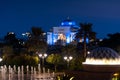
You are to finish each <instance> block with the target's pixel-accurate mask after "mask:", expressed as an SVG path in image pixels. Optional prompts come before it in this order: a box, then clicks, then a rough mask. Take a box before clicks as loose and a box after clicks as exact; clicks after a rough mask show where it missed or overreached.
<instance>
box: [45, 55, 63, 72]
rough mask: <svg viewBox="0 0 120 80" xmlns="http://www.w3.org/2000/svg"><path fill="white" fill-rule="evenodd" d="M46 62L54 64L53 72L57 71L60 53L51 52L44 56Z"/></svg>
mask: <svg viewBox="0 0 120 80" xmlns="http://www.w3.org/2000/svg"><path fill="white" fill-rule="evenodd" d="M46 61H47V62H48V63H51V64H54V69H55V72H56V71H57V66H58V65H60V64H62V56H61V55H60V54H51V55H49V56H48V57H47V58H46Z"/></svg>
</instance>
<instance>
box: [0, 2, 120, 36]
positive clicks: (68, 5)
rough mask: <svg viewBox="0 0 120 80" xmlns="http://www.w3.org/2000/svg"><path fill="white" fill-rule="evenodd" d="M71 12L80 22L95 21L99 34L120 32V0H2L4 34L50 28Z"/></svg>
mask: <svg viewBox="0 0 120 80" xmlns="http://www.w3.org/2000/svg"><path fill="white" fill-rule="evenodd" d="M68 16H69V17H70V18H71V19H72V20H75V21H76V22H77V24H79V23H80V22H91V23H93V30H94V31H95V32H97V37H98V38H104V37H106V35H107V34H108V33H116V32H120V0H0V36H2V35H5V34H6V33H7V32H9V31H14V32H16V34H17V35H20V34H21V33H22V32H26V31H30V29H31V27H32V26H39V27H42V28H43V30H44V31H49V29H50V28H51V27H53V26H58V25H60V23H61V21H63V20H64V19H66V18H67V17H68Z"/></svg>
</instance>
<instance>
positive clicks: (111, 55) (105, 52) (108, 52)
mask: <svg viewBox="0 0 120 80" xmlns="http://www.w3.org/2000/svg"><path fill="white" fill-rule="evenodd" d="M87 58H94V59H116V58H119V55H118V53H117V52H116V51H114V50H112V49H111V48H107V47H98V48H96V49H94V50H92V51H91V52H90V54H88V56H87Z"/></svg>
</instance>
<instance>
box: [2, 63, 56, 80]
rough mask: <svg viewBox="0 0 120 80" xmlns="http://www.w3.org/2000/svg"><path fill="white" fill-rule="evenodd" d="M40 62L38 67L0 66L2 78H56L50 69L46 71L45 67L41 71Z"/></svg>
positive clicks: (27, 79)
mask: <svg viewBox="0 0 120 80" xmlns="http://www.w3.org/2000/svg"><path fill="white" fill-rule="evenodd" d="M41 71H42V70H41V67H40V64H39V65H38V67H32V66H26V68H25V66H18V67H16V66H15V65H14V66H13V67H11V66H8V67H7V66H6V65H4V66H0V80H54V78H55V74H54V73H50V70H49V69H48V71H46V69H45V68H43V71H44V73H43V72H41Z"/></svg>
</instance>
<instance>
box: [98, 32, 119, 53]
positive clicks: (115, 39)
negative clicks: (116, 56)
mask: <svg viewBox="0 0 120 80" xmlns="http://www.w3.org/2000/svg"><path fill="white" fill-rule="evenodd" d="M107 36H108V38H104V39H103V41H101V42H100V43H99V45H100V46H103V47H110V48H112V49H114V50H116V51H117V52H120V33H114V34H108V35H107Z"/></svg>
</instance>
